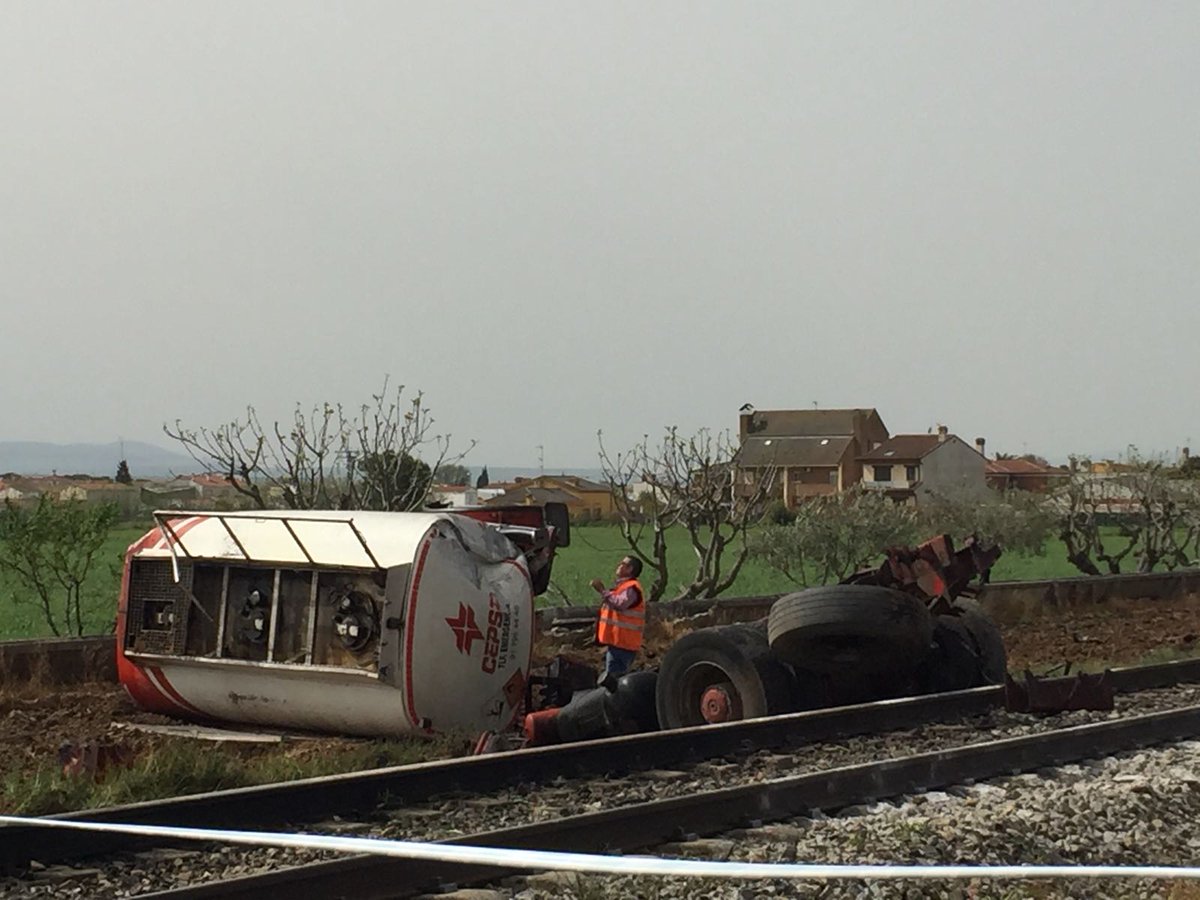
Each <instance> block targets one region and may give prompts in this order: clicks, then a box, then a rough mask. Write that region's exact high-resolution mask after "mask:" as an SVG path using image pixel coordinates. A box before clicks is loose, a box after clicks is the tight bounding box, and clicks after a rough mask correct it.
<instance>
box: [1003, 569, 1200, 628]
mask: <svg viewBox="0 0 1200 900" xmlns="http://www.w3.org/2000/svg"><path fill="white" fill-rule="evenodd" d="M1193 599H1195V600H1198V601H1200V569H1183V570H1179V571H1176V572H1151V573H1150V574H1148V575H1102V576H1099V577H1086V576H1083V577H1079V578H1060V579H1057V580H1055V581H998V582H996V583H994V584H989V585H988V586H987V587H986V588H984V590H983V592H982V593H981V594H980V597H979V602H980V604H981V605H982V606H983V608H984V609H986V610H987V611H988V613H989V614H990V615H991V616H992V617H993V618H994V619H996V621H998V622H1002V623H1007V624H1011V623H1014V622H1021V621H1028V620H1031V619H1038V618H1043V617H1047V616H1050V617H1053V616H1055V615H1057V614H1058V613H1060V612H1062V611H1064V610H1070V609H1078V608H1081V607H1087V606H1093V605H1096V604H1104V603H1112V602H1124V601H1130V600H1163V601H1173V602H1178V601H1185V600H1193Z"/></svg>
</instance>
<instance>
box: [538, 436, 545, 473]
mask: <svg viewBox="0 0 1200 900" xmlns="http://www.w3.org/2000/svg"><path fill="white" fill-rule="evenodd" d="M545 449H546V448H545V447H543V446H542V445H541V444H538V445H537V452H538V475H545V474H546V459H545Z"/></svg>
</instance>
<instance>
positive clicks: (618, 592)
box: [592, 556, 646, 684]
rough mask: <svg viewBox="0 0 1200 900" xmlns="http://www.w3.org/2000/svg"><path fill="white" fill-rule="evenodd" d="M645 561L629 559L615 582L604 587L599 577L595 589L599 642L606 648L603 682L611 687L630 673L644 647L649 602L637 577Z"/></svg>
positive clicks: (623, 561)
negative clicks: (643, 629) (610, 683)
mask: <svg viewBox="0 0 1200 900" xmlns="http://www.w3.org/2000/svg"><path fill="white" fill-rule="evenodd" d="M641 574H642V561H641V560H640V559H638V558H637V557H636V556H626V557H625V558H624V559H622V560H621V562H620V563H619V564H618V565H617V572H616V576H617V577H616V582H615V583H614V584H613V586H612V587H611V588H605V586H604V582H602V581H601V580H600V579H599V578H593V579H592V589H593V590H595V591H596V593H598V594H599V595H600V616H599V619H598V620H597V622H596V643H597V644H600V645H601V646H603V647H605V648H607V649H606V650H605V653H604V672H603V673H601V675H600V683H601V684H608V683H609V682H610V681H613V680H615V679H616V678H618V677H619V676H621V675H624V674H625V673H626V672H628V671H629V666H630V665H631V664H632V663H633V660H634V658H635V657H636V656H637V652H638V650H640V649H641V646H642V627H643V626H644V625H645V624H646V600H645V594H644V592H643V591H642V586H641V584H640V583H639V582H638V580H637V579H638V576H639V575H641Z"/></svg>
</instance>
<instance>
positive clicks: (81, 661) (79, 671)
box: [0, 634, 117, 685]
mask: <svg viewBox="0 0 1200 900" xmlns="http://www.w3.org/2000/svg"><path fill="white" fill-rule="evenodd" d="M116 680H117V645H116V638H115V637H113V635H111V634H106V635H100V636H98V637H83V638H56V639H54V640H44V641H0V684H4V685H11V684H13V683H27V682H38V683H41V684H48V685H49V684H74V683H76V682H80V681H116Z"/></svg>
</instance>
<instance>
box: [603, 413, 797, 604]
mask: <svg viewBox="0 0 1200 900" xmlns="http://www.w3.org/2000/svg"><path fill="white" fill-rule="evenodd" d="M597 437H598V440H599V443H600V465H601V469H602V471H603V474H604V480H605V482H606V483H607V484H608V487H609V490H610V491H611V492H612V496H613V503H614V507H615V509H616V512H617V515H618V516H619V518H620V523H621V524H620V527H621V534H622V535H623V536H624V538H625V541H626V543H627V544H628V545H629V549H630V550H631V551H632V552H633V553H634V554H636V555H637V556H638V557H639V558H640V559H641V560H642V562H643V563H644V564H645V565H646V566H647V567H648V568H649V569H650V570H652V571H653V572H654V581H653V583H652V584H651V586H650V591H649V599H651V600H658V599H661V598H662V596H663V595H664V594H665V593H666V591H667V588H668V586H669V584H670V570H669V568H668V563H667V533H668V531H669V530H670V529H671V528H672V527H676V526H678V527H681V528H682V529H683V530H684V531H685V532H686V533H687V535H688V541H689V543H690V545H691V547H692V551H693V553H694V556H695V562H696V568H695V571H694V573H693V575H692V577H691V580H690V581H689V582H688V583H686V584H684V585H683V586H682V587H681V589H680V591H679V593H678V595H677V599H684V598H692V597H716V596H718V595H719V594H720V593H721V592H722V591H725V590H727V589H728V588H729V586H730V585H732V584H733V582H734V580H735V579H736V578H737V575H738V573H739V572H740V571H741V568H742V565H743V563H745V561H746V558H747V555H748V554H749V545H748V543H747V540H746V537H747V533H748V532H749V530H750V528H751V527H752V526H754V525H755V524H757V523H758V522H759V521H760V520H761V518H762V516H763V512H764V510H765V508H766V503H767V500H768V499H769V497H770V496H771V492H772V489H773V486H774V480H775V468H774V467H773V466H767V467H763V468H758V469H756V470H754V475H753V477H751V478H739V477H738V475H739V469H738V466H737V459H738V448H737V447H736V446H734V444H733V443H732V440H731V439H730V437H729V435H728V434H725V433H722V434H717V435H714V434H713V433H711V432H710V431H708V430H707V429H701V430H700V431H699V432H697V433H696V434H695V435H692V436H690V437H688V436H684V435H681V434H680V433H679V430H678V429H677V428H675V427H670V428H667V429H666V430H665V432H664V434H663V437H662V440H661V441H660V442H659V443H658V444H657V445H652V444H651V443H650V438H649V436H645V437H643V438H642V440H641V441H640V442H638V443H637V444H636V445H634V446H633V447H632V448H631V449H630V450H628V451H626V452H624V453H618V454H616V455H613V454H611V453H610V452H609V451H608V450H607V448H606V447H605V446H604V435H603V434H602V433H600V434H598V435H597Z"/></svg>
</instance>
